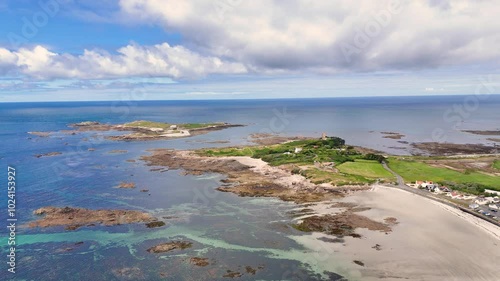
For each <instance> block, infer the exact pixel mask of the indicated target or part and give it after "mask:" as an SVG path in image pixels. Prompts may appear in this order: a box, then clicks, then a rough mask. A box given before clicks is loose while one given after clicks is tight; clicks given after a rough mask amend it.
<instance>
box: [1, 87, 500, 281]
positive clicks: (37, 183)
mask: <svg viewBox="0 0 500 281" xmlns="http://www.w3.org/2000/svg"><path fill="white" fill-rule="evenodd" d="M499 109H500V96H498V95H491V96H487V97H482V98H481V99H479V98H476V97H475V96H436V97H370V98H330V99H283V100H231V101H229V100H220V101H219V100H217V101H115V102H47V103H2V104H0V140H1V146H0V163H1V166H2V167H3V168H2V169H4V171H5V172H4V176H3V177H2V181H3V185H2V186H4V187H5V190H4V191H3V192H0V194H2V195H1V196H2V199H1V200H0V201H1V202H3V203H2V204H3V207H2V211H1V212H0V222H1V224H0V225H2V227H1V228H0V234H1V235H2V237H5V235H8V232H7V230H6V227H4V226H3V225H4V224H6V221H7V199H8V198H7V167H8V166H12V167H15V169H16V187H17V188H16V215H17V218H18V221H17V229H16V242H17V248H16V249H17V252H16V255H17V256H16V273H15V274H10V273H4V272H2V274H0V280H221V279H224V278H222V277H221V276H222V275H224V274H225V273H226V272H227V270H230V271H237V272H242V273H243V276H241V277H240V278H239V279H240V280H256V279H258V280H324V279H325V278H330V279H328V280H336V279H339V278H340V275H343V272H340V271H341V270H339V269H337V268H335V266H334V263H335V256H334V254H333V257H332V259H333V260H332V263H333V264H332V266H331V267H325V266H323V265H320V264H319V263H316V262H315V258H316V257H315V250H314V249H308V248H306V247H305V246H303V245H301V244H300V243H298V242H297V241H298V240H299V239H297V237H300V236H303V235H309V234H307V233H302V232H299V231H297V230H295V229H293V228H291V227H289V225H290V223H291V222H292V217H291V216H290V214H289V212H290V211H292V210H293V209H294V208H297V206H296V205H295V204H294V203H290V202H283V201H280V200H278V199H272V198H241V197H238V196H236V195H234V194H229V193H222V192H218V191H215V188H216V187H217V186H218V185H219V180H220V179H222V176H221V175H218V174H206V175H201V176H193V175H183V174H182V171H176V170H170V171H166V172H158V171H151V170H150V169H151V168H150V167H147V166H145V165H144V163H143V162H142V161H140V160H139V158H140V157H141V156H142V155H148V154H149V152H148V150H149V149H153V148H175V149H196V148H203V147H221V146H231V145H246V144H252V143H251V142H250V140H249V139H248V136H249V135H250V134H252V133H273V134H280V135H286V136H297V135H300V136H309V137H315V136H317V137H320V136H321V134H322V133H323V132H324V133H326V134H327V135H329V136H339V137H342V138H344V139H346V141H347V143H349V144H352V145H358V146H363V147H368V148H372V149H376V150H381V151H383V152H385V153H391V154H400V155H405V154H410V153H412V152H414V151H413V149H412V148H411V147H410V144H411V143H412V142H429V141H447V142H453V143H487V144H491V143H492V142H491V141H489V140H487V138H488V137H487V136H481V135H474V134H470V133H465V132H462V130H468V129H469V130H471V129H473V130H498V129H500V125H499V124H500V123H499V121H500V110H499ZM134 120H151V121H163V122H170V123H190V122H228V123H233V124H243V125H245V126H244V127H235V128H229V129H226V130H222V131H214V132H211V133H208V134H205V135H198V136H194V137H190V138H182V139H173V140H156V141H135V142H117V141H110V140H106V139H104V138H102V137H101V136H97V135H96V134H95V132H86V133H80V134H76V135H71V134H65V133H62V132H60V133H56V134H53V135H51V136H49V137H39V136H35V135H30V134H28V132H31V131H59V130H66V129H69V128H68V127H67V126H68V124H71V123H77V122H82V121H99V122H101V123H113V124H117V123H124V122H129V121H134ZM381 132H397V133H400V134H403V135H404V137H403V138H402V139H399V140H398V139H390V138H383V136H384V135H383V134H382V133H381ZM220 141H227V143H220ZM89 148H93V149H95V151H89ZM112 150H124V151H126V152H123V153H110V152H112ZM56 151H57V152H61V153H62V154H61V155H57V156H53V157H41V158H36V157H35V156H34V155H37V154H43V153H49V152H56ZM127 160H135V162H132V161H127ZM122 181H123V182H134V183H136V184H137V186H138V188H136V189H131V190H124V189H118V188H116V186H117V185H118V184H119V183H120V182H122ZM140 189H148V190H149V191H148V192H139V190H140ZM44 206H58V207H64V206H72V207H82V208H92V209H98V208H112V209H135V210H143V211H147V212H150V213H152V214H153V215H154V216H155V217H169V218H171V219H168V220H167V226H166V227H162V228H154V229H148V228H146V227H144V225H143V224H140V225H139V224H137V225H134V224H132V225H119V226H113V227H106V226H94V227H83V228H80V229H78V230H76V231H65V230H64V229H63V228H62V227H54V228H44V229H36V228H35V229H33V228H28V227H27V226H26V224H27V223H29V222H30V221H32V220H34V219H35V218H36V217H35V216H34V215H33V211H34V210H36V209H37V208H40V207H44ZM175 239H189V240H190V241H193V247H192V248H190V249H188V250H187V251H183V252H179V253H173V254H163V255H156V254H150V253H148V252H147V251H146V249H147V248H149V247H151V246H153V245H155V244H158V243H160V242H162V241H168V240H175ZM2 241H3V242H2V243H4V245H2V246H1V247H0V248H1V249H2V257H3V258H4V259H5V261H7V259H6V258H5V257H6V254H7V253H8V247H7V242H6V241H7V240H6V239H2ZM77 242H83V243H77ZM75 243H76V244H75ZM193 256H203V257H207V258H209V261H210V265H208V266H206V267H196V266H193V265H192V264H190V263H189V258H190V257H193ZM2 264H3V266H2V267H3V268H6V263H5V262H4V261H2ZM246 266H250V267H252V268H254V269H257V271H256V272H255V275H253V274H252V272H251V271H250V272H247V271H246V270H245V268H246ZM336 274H339V275H336Z"/></svg>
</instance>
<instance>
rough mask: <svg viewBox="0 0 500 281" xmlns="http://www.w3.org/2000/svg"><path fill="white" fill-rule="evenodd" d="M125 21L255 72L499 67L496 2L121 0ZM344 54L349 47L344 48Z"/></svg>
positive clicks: (498, 9) (499, 32) (498, 8)
mask: <svg viewBox="0 0 500 281" xmlns="http://www.w3.org/2000/svg"><path fill="white" fill-rule="evenodd" d="M120 7H121V9H122V12H123V14H124V16H126V17H128V18H133V19H135V20H136V21H138V22H143V23H147V24H151V23H155V24H159V25H162V26H163V27H164V28H165V29H167V30H169V31H175V32H180V33H182V34H183V38H185V39H186V40H187V41H188V44H189V46H190V47H191V48H193V49H194V50H203V51H208V52H209V53H211V54H212V55H215V56H218V57H224V58H229V59H233V60H236V61H239V62H241V63H244V64H246V65H247V66H248V67H250V68H252V69H254V70H256V71H277V70H287V71H294V70H302V69H306V70H317V71H326V72H337V71H378V70H388V69H391V70H395V69H396V70H400V69H402V70H406V69H421V68H434V67H440V66H449V65H461V64H476V63H483V62H487V61H492V60H493V61H495V62H498V61H499V58H500V52H499V51H498V50H500V21H498V19H497V17H498V14H499V13H500V6H499V5H498V1H495V0H481V1H475V0H454V1H451V0H428V1H405V0H386V1H372V0H361V1H350V0H336V1H310V0H293V1H286V2H285V1H277V0H276V1H267V0H255V1H242V0H196V1H195V0H185V1H177V0H120ZM346 48H347V49H346Z"/></svg>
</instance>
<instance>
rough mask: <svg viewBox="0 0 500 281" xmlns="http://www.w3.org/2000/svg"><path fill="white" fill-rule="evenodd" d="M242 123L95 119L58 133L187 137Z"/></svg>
mask: <svg viewBox="0 0 500 281" xmlns="http://www.w3.org/2000/svg"><path fill="white" fill-rule="evenodd" d="M242 126H244V125H238V124H229V123H225V122H215V123H180V124H173V123H165V122H154V121H147V120H137V121H133V122H129V123H123V124H104V123H100V122H97V121H84V122H80V123H74V124H70V125H69V127H70V128H72V129H71V130H61V131H59V133H63V134H67V135H76V134H78V133H81V132H117V133H118V132H129V133H125V134H123V133H120V134H116V135H107V136H105V138H106V139H109V140H116V141H144V140H158V139H172V138H187V137H191V136H197V135H203V134H207V133H210V132H212V131H219V130H224V129H227V128H232V127H242ZM54 133H55V132H28V134H31V135H35V136H39V137H49V136H52V135H53V134H54Z"/></svg>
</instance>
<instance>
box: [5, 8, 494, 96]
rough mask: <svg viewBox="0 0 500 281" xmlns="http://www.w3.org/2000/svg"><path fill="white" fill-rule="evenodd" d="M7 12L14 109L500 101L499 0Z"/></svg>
mask: <svg viewBox="0 0 500 281" xmlns="http://www.w3.org/2000/svg"><path fill="white" fill-rule="evenodd" d="M277 2H278V1H276V2H274V1H263V0H262V1H261V0H258V1H252V2H248V1H241V0H213V1H209V0H206V1H205V0H200V1H194V0H193V1H189V0H186V1H174V0H141V1H139V0H103V1H83V0H40V1H35V0H33V1H31V0H17V1H14V0H6V1H2V2H0V102H15V101H63V100H115V99H127V98H138V97H137V96H138V95H137V93H141V94H140V97H139V98H140V99H151V100H158V99H228V98H229V99H242V98H244V99H247V98H291V97H338V96H398V95H457V94H458V95H467V94H474V92H475V91H477V89H478V88H479V87H481V85H483V84H485V83H486V84H487V86H488V87H487V89H488V91H489V92H490V93H494V94H497V93H499V91H498V90H497V89H498V86H499V78H500V75H499V62H500V51H498V50H500V23H499V21H498V20H496V17H497V14H498V12H500V8H499V6H498V5H497V4H496V3H495V1H493V0H491V1H487V0H485V1H472V0H471V1H466V0H457V1H447V0H429V1H403V0H401V1H397V0H390V1H389V0H388V1H368V0H362V1H358V2H356V3H353V1H341V0H338V1H328V2H325V1H306V0H295V1H288V2H286V4H283V3H281V4H280V3H277Z"/></svg>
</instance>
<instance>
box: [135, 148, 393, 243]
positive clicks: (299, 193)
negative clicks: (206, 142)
mask: <svg viewBox="0 0 500 281" xmlns="http://www.w3.org/2000/svg"><path fill="white" fill-rule="evenodd" d="M141 159H142V160H143V161H146V164H147V165H148V166H155V167H156V166H162V167H167V168H168V169H172V170H179V169H182V170H184V174H191V175H201V174H204V173H220V174H223V175H226V176H227V177H226V179H223V180H222V182H221V186H219V187H218V188H217V190H219V191H222V192H231V193H235V194H237V195H238V196H242V197H275V198H279V199H281V200H283V201H292V202H295V203H297V204H307V203H310V204H315V203H318V204H322V203H321V202H330V203H329V204H330V205H331V204H332V203H331V200H335V199H339V198H343V197H344V196H345V195H346V194H349V193H352V192H355V191H359V190H366V189H367V188H366V187H364V186H352V187H333V186H330V185H328V184H319V185H318V184H313V183H311V182H310V181H309V180H308V179H306V178H304V177H303V176H301V175H292V174H291V172H290V171H287V170H284V169H281V168H279V167H270V166H269V165H267V163H265V162H263V161H262V160H260V159H252V158H250V157H206V156H199V155H197V154H196V153H194V152H193V151H178V150H171V149H156V150H153V151H152V154H151V155H149V156H143V157H142V158H141ZM336 207H338V208H346V210H345V211H344V212H343V213H341V214H338V215H328V214H318V213H315V212H314V211H313V212H312V213H310V212H307V211H305V210H311V209H308V208H304V209H303V210H302V211H301V212H298V213H297V214H296V215H298V216H300V215H304V214H307V215H310V216H305V217H304V218H301V219H300V221H299V222H298V223H297V224H296V225H293V227H294V228H296V229H297V230H300V231H305V232H309V231H318V232H323V233H327V234H332V235H336V236H339V237H342V236H345V235H349V236H356V234H355V233H354V230H355V229H356V228H360V227H361V228H367V229H370V230H378V231H385V232H390V231H391V228H390V224H388V223H382V222H377V221H373V220H371V219H369V218H367V217H364V216H362V215H359V214H355V212H359V211H363V210H364V209H362V208H357V206H355V205H348V206H347V205H346V206H337V205H336ZM356 237H359V236H356Z"/></svg>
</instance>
